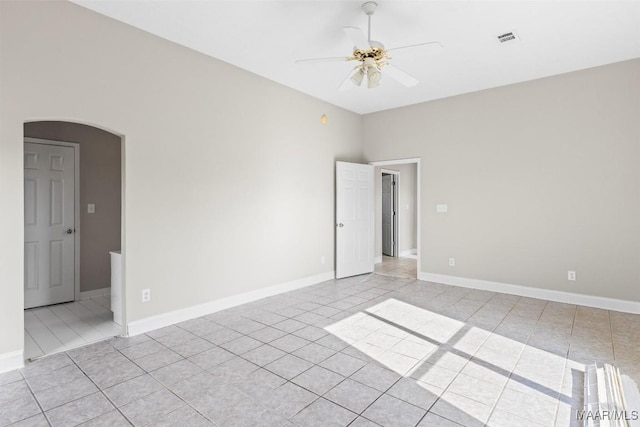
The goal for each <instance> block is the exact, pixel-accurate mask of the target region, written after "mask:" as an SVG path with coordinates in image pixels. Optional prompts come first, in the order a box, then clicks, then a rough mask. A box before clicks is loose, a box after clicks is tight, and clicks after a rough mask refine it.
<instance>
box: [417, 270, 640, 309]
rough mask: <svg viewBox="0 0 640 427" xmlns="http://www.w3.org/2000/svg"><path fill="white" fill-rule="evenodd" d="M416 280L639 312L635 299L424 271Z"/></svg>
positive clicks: (638, 305) (639, 307) (639, 303)
mask: <svg viewBox="0 0 640 427" xmlns="http://www.w3.org/2000/svg"><path fill="white" fill-rule="evenodd" d="M418 280H424V281H426V282H435V283H442V284H445V285H454V286H461V287H463V288H471V289H479V290H483V291H491V292H500V293H503V294H511V295H518V296H522V297H529V298H537V299H544V300H549V301H555V302H562V303H567V304H576V305H584V306H587V307H595V308H602V309H605V310H614V311H622V312H625V313H634V314H640V302H637V301H626V300H621V299H615V298H607V297H599V296H594V295H585V294H576V293H572V292H564V291H554V290H551V289H542V288H533V287H529V286H522V285H512V284H509V283H500V282H491V281H488V280H479V279H469V278H466V277H457V276H447V275H444V274H435V273H425V272H420V273H418Z"/></svg>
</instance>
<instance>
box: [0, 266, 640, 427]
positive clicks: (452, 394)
mask: <svg viewBox="0 0 640 427" xmlns="http://www.w3.org/2000/svg"><path fill="white" fill-rule="evenodd" d="M639 330H640V316H638V315H630V314H623V313H618V312H613V311H606V310H598V309H592V308H587V307H581V306H575V305H569V304H560V303H554V302H548V301H542V300H536V299H530V298H521V297H517V296H511V295H504V294H496V293H492V292H483V291H477V290H470V289H464V288H458V287H453V286H446V285H439V284H434V283H428V282H422V281H416V280H411V279H400V278H394V277H388V276H380V275H377V274H371V275H365V276H358V277H353V278H349V279H343V280H337V281H328V282H325V283H321V284H318V285H315V286H312V287H308V288H305V289H301V290H297V291H294V292H289V293H286V294H282V295H278V296H274V297H270V298H266V299H262V300H259V301H256V302H254V303H251V304H245V305H243V306H239V307H236V308H233V309H230V310H226V311H222V312H218V313H215V314H211V315H208V316H205V317H201V318H197V319H194V320H190V321H187V322H183V323H180V324H177V325H174V326H169V327H166V328H163V329H159V330H156V331H153V332H150V333H148V334H145V335H139V336H136V337H132V338H114V339H112V340H110V341H103V342H100V343H96V344H92V345H89V346H86V347H82V348H78V349H74V350H70V351H67V352H65V353H59V354H56V355H53V356H48V357H44V358H41V359H39V360H37V361H35V362H33V363H30V364H29V365H28V366H26V367H25V368H24V369H22V370H20V371H12V372H8V373H5V374H2V375H0V426H5V425H9V424H11V423H17V424H15V425H22V426H24V425H31V426H39V425H42V426H46V425H53V426H72V425H79V424H83V425H86V426H100V425H109V426H121V425H122V426H125V425H131V424H133V425H136V426H143V425H154V426H165V425H180V426H185V425H188V426H192V425H193V426H201V425H202V426H211V425H218V426H294V425H299V426H329V425H336V426H346V425H350V426H376V425H386V426H394V427H399V426H416V425H417V426H420V427H424V426H455V425H465V426H482V425H489V426H509V427H512V426H538V425H543V426H553V425H557V426H570V425H579V424H580V425H581V423H578V422H577V421H575V419H574V418H575V410H576V409H577V408H581V405H582V384H583V371H584V366H585V364H586V363H592V362H593V361H595V360H597V361H603V362H615V363H616V364H617V365H618V366H619V367H620V368H621V369H622V371H623V373H627V374H630V375H631V376H632V377H633V378H634V379H635V380H636V381H638V380H640V358H639V355H638V348H640V334H639V333H638V331H639ZM572 419H574V420H573V421H572Z"/></svg>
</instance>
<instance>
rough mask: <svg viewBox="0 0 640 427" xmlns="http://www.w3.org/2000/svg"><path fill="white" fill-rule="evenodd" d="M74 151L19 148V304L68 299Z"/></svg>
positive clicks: (43, 146)
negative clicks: (21, 170)
mask: <svg viewBox="0 0 640 427" xmlns="http://www.w3.org/2000/svg"><path fill="white" fill-rule="evenodd" d="M75 191H76V189H75V152H74V148H73V147H63V146H56V145H46V144H34V143H28V142H27V143H25V144H24V306H25V308H31V307H38V306H42V305H48V304H57V303H60V302H67V301H73V299H74V294H75V264H74V263H75V238H74V232H75V210H74V208H75V206H74V204H75Z"/></svg>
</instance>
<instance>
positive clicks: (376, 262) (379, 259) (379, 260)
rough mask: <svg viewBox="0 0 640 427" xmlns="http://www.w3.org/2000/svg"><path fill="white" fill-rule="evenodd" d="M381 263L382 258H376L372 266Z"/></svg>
mask: <svg viewBox="0 0 640 427" xmlns="http://www.w3.org/2000/svg"><path fill="white" fill-rule="evenodd" d="M381 262H382V256H377V257H375V259H374V260H373V263H374V264H380V263H381Z"/></svg>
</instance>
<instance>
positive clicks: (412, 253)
mask: <svg viewBox="0 0 640 427" xmlns="http://www.w3.org/2000/svg"><path fill="white" fill-rule="evenodd" d="M400 257H402V258H414V259H418V250H417V249H416V248H413V249H407V250H406V251H402V252H400Z"/></svg>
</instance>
